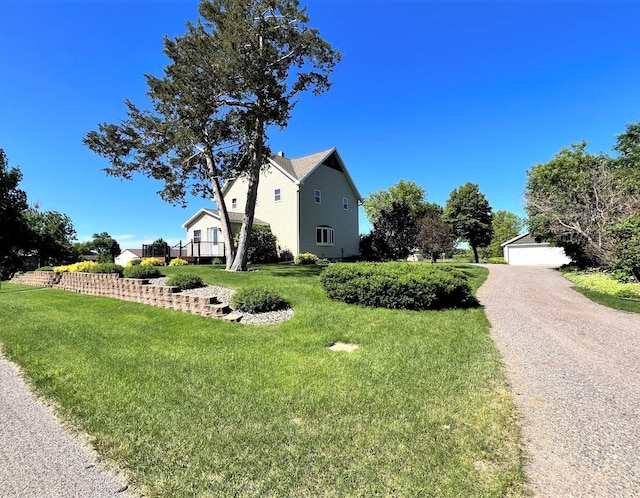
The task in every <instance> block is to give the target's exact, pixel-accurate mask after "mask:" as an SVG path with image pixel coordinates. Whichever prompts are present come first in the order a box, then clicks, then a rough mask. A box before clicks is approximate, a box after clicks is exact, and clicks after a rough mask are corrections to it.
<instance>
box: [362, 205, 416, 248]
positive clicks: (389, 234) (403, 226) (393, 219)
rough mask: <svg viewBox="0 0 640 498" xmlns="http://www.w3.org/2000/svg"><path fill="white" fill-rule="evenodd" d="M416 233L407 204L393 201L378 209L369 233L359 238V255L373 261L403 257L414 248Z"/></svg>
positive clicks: (414, 222)
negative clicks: (378, 213) (387, 205)
mask: <svg viewBox="0 0 640 498" xmlns="http://www.w3.org/2000/svg"><path fill="white" fill-rule="evenodd" d="M416 235H417V223H416V221H415V219H414V218H413V216H412V214H411V208H410V206H409V204H407V203H406V202H402V201H393V202H392V203H391V206H390V207H389V208H388V209H387V208H383V209H382V210H381V211H380V215H379V216H378V218H377V219H376V221H375V222H374V224H373V230H372V231H371V233H370V234H369V235H368V236H365V237H363V238H362V239H361V251H360V252H361V256H362V257H363V258H364V259H369V260H374V261H389V260H397V259H405V258H406V257H407V256H408V255H409V254H410V253H411V251H412V250H413V249H414V248H415V244H416Z"/></svg>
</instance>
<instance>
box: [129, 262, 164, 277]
mask: <svg viewBox="0 0 640 498" xmlns="http://www.w3.org/2000/svg"><path fill="white" fill-rule="evenodd" d="M122 274H123V276H124V277H126V278H157V277H161V276H162V273H160V270H158V268H156V267H155V266H150V265H133V266H127V267H126V268H125V269H124V271H123V272H122Z"/></svg>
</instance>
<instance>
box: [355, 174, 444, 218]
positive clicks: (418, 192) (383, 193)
mask: <svg viewBox="0 0 640 498" xmlns="http://www.w3.org/2000/svg"><path fill="white" fill-rule="evenodd" d="M394 201H399V202H404V203H406V204H407V205H408V206H409V208H410V210H411V216H412V217H413V219H414V220H419V219H421V218H424V217H426V216H429V215H432V214H438V215H440V214H442V208H441V207H440V206H438V205H437V204H435V203H429V202H427V191H426V190H425V189H424V188H422V187H421V186H420V185H418V184H417V183H416V182H415V181H413V180H410V181H406V180H400V181H399V182H398V183H397V184H395V185H393V186H392V187H389V188H388V189H387V190H379V191H377V192H373V193H371V194H369V195H368V196H367V198H366V199H365V201H364V203H363V206H364V212H365V215H366V216H367V219H368V220H369V222H370V223H371V224H372V225H373V223H375V221H376V220H377V219H378V218H379V217H380V214H381V213H382V210H383V209H386V210H388V209H390V208H391V205H392V204H393V202H394Z"/></svg>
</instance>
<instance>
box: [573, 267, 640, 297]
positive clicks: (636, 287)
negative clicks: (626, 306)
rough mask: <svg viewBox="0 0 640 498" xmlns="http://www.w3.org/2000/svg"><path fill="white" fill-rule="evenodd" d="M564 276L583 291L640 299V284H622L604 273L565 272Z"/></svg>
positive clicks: (596, 271) (591, 271) (589, 271)
mask: <svg viewBox="0 0 640 498" xmlns="http://www.w3.org/2000/svg"><path fill="white" fill-rule="evenodd" d="M564 276H565V277H566V278H567V279H568V280H570V281H571V282H573V283H574V284H575V285H576V287H580V288H582V289H587V290H590V291H595V292H600V293H602V294H609V295H610V296H616V297H623V298H633V299H637V298H640V284H638V283H622V282H620V281H618V280H617V279H616V278H615V277H614V276H613V275H609V274H607V273H605V272H603V271H599V270H586V271H580V272H565V273H564Z"/></svg>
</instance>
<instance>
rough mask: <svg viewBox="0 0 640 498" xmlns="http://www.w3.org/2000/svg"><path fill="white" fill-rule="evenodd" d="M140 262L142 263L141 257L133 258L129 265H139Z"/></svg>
mask: <svg viewBox="0 0 640 498" xmlns="http://www.w3.org/2000/svg"><path fill="white" fill-rule="evenodd" d="M140 263H142V260H141V259H132V260H131V261H129V262H128V263H127V266H138V265H139V264H140Z"/></svg>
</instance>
